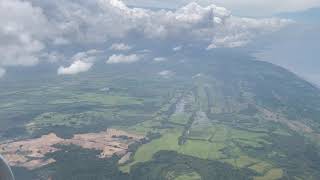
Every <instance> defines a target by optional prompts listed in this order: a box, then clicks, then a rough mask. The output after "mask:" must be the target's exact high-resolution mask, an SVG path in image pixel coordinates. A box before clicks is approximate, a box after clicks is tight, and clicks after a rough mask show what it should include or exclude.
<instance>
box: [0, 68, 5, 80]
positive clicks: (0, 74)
mask: <svg viewBox="0 0 320 180" xmlns="http://www.w3.org/2000/svg"><path fill="white" fill-rule="evenodd" d="M5 74H6V70H5V69H3V68H1V67H0V78H2V77H3V76H4V75H5Z"/></svg>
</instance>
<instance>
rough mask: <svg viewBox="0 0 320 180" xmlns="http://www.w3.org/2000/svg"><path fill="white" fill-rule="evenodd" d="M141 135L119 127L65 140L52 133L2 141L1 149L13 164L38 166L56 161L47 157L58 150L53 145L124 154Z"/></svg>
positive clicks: (103, 153) (101, 155)
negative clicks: (75, 146)
mask: <svg viewBox="0 0 320 180" xmlns="http://www.w3.org/2000/svg"><path fill="white" fill-rule="evenodd" d="M142 138H143V136H138V135H134V134H130V133H127V132H125V131H121V130H116V129H107V130H106V131H102V132H99V133H88V134H76V135H74V137H73V138H72V139H62V138H59V137H58V136H56V135H55V134H54V133H50V134H48V135H44V136H42V137H40V138H36V139H28V140H23V141H16V142H11V143H5V144H1V145H0V152H1V154H3V156H4V157H5V158H6V159H7V161H8V162H9V164H10V165H11V166H20V167H25V168H28V169H36V168H39V167H41V166H44V165H47V164H50V163H53V162H55V160H54V159H44V158H45V155H46V154H48V153H50V152H55V151H58V150H59V149H58V148H56V147H54V145H58V144H61V145H77V146H80V147H82V148H86V149H95V150H101V151H102V152H101V154H100V157H102V158H104V157H110V156H112V155H113V154H117V155H125V154H126V153H127V151H128V146H129V145H130V144H132V143H134V142H136V141H140V140H141V139H142Z"/></svg>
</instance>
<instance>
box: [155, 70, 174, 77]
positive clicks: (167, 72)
mask: <svg viewBox="0 0 320 180" xmlns="http://www.w3.org/2000/svg"><path fill="white" fill-rule="evenodd" d="M158 74H159V75H160V76H162V77H164V78H170V77H172V76H173V75H174V72H172V71H169V70H164V71H161V72H159V73H158Z"/></svg>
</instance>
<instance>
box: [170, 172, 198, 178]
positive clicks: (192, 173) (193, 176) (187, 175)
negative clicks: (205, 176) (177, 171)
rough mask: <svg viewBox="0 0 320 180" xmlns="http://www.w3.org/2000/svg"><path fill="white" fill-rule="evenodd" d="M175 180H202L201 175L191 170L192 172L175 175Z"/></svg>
mask: <svg viewBox="0 0 320 180" xmlns="http://www.w3.org/2000/svg"><path fill="white" fill-rule="evenodd" d="M174 180H201V176H200V175H199V174H198V173H196V172H190V173H187V174H183V175H180V176H178V177H175V178H174Z"/></svg>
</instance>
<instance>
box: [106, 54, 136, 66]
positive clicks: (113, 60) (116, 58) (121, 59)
mask: <svg viewBox="0 0 320 180" xmlns="http://www.w3.org/2000/svg"><path fill="white" fill-rule="evenodd" d="M140 59H141V57H140V56H139V55H137V54H130V55H123V54H114V55H112V56H110V57H109V58H108V60H107V64H117V63H133V62H136V61H139V60H140Z"/></svg>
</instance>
